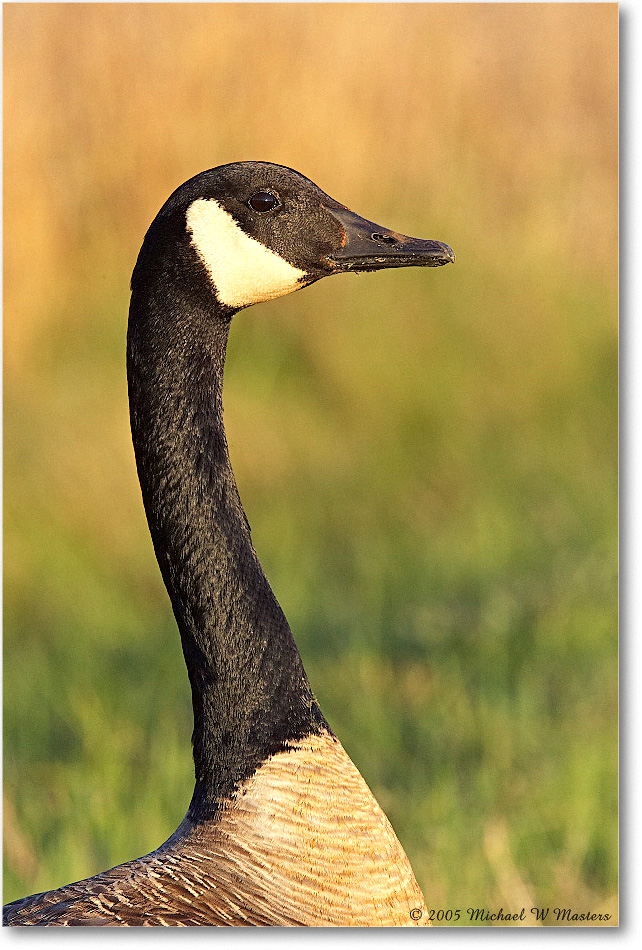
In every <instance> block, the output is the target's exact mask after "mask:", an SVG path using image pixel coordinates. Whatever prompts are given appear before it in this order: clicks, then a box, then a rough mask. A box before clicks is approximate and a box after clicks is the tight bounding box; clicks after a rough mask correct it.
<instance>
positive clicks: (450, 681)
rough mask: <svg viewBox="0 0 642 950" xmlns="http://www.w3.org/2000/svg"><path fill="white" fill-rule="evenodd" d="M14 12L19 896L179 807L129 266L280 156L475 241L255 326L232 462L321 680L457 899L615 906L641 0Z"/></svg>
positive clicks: (7, 877)
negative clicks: (187, 188) (620, 362)
mask: <svg viewBox="0 0 642 950" xmlns="http://www.w3.org/2000/svg"><path fill="white" fill-rule="evenodd" d="M3 12H4V248H5V264H4V365H5V377H4V379H5V382H4V433H5V438H4V517H5V548H4V564H5V578H4V631H5V638H4V844H5V866H4V867H5V874H4V899H5V900H12V899H13V898H16V897H19V896H22V895H24V894H25V893H28V892H33V891H38V890H44V889H47V888H53V887H56V886H59V885H62V884H65V883H68V882H69V881H72V880H76V879H79V878H82V877H85V876H88V875H91V874H94V873H96V872H98V871H100V870H103V869H105V868H107V867H109V866H111V865H114V864H116V863H118V862H121V861H124V860H126V859H128V858H132V857H135V856H138V855H141V854H144V853H145V852H147V851H149V850H150V849H153V848H154V847H156V846H157V845H158V844H160V842H161V841H163V840H164V839H165V838H166V837H167V836H168V835H169V834H170V833H171V832H172V831H173V829H174V828H175V827H176V825H177V824H178V822H179V821H180V819H181V818H182V816H183V814H184V812H185V810H186V808H187V805H188V803H189V799H190V795H191V790H192V779H193V772H192V763H191V750H190V732H191V705H190V697H189V688H188V682H187V677H186V675H185V669H184V665H183V660H182V654H181V651H180V644H179V638H178V635H177V632H176V630H175V626H174V622H173V618H172V615H171V612H170V607H169V601H168V599H167V596H166V594H165V591H164V588H163V587H162V582H161V579H160V575H159V573H158V570H157V567H156V563H155V560H154V556H153V551H152V547H151V542H150V540H149V537H148V533H147V527H146V523H145V520H144V514H143V509H142V504H141V500H140V493H139V489H138V486H137V480H136V474H135V468H134V460H133V452H132V449H131V443H130V435H129V422H128V410H127V398H126V380H125V359H124V350H125V331H126V318H127V307H128V297H129V294H128V282H129V276H130V273H131V269H132V267H133V264H134V261H135V259H136V255H137V252H138V248H139V246H140V243H141V241H142V238H143V235H144V233H145V230H146V229H147V227H148V225H149V223H150V222H151V220H152V218H153V217H154V215H155V214H156V212H157V210H158V209H159V207H160V206H161V204H162V203H163V202H164V200H165V199H166V197H167V196H168V195H169V194H170V192H171V191H172V190H173V189H174V188H175V187H176V186H177V185H178V184H180V183H181V182H182V181H184V180H185V179H186V178H188V177H190V176H191V175H194V174H196V173H197V172H199V171H201V170H203V169H204V168H208V167H212V166H214V165H217V164H221V163H224V162H228V161H235V160H241V159H260V160H267V161H274V162H279V163H283V164H286V165H290V166H292V167H294V168H296V169H298V170H300V171H302V172H303V173H304V174H306V175H307V176H308V177H310V178H312V179H313V180H314V181H316V182H317V183H318V184H319V185H320V186H321V187H322V188H323V189H324V190H325V191H327V192H328V193H329V194H331V195H332V196H333V197H335V198H337V199H339V200H340V201H342V202H344V203H346V204H347V205H349V206H350V207H352V208H353V209H354V210H355V211H358V212H359V213H361V214H363V215H365V216H366V217H368V218H371V219H373V220H376V221H380V222H381V223H382V224H385V225H387V226H390V227H393V228H397V229H399V230H401V231H403V232H405V233H408V234H417V235H422V236H426V237H431V238H437V239H440V240H443V241H446V242H448V243H449V244H451V245H452V246H453V247H454V249H455V251H456V254H457V263H456V264H455V266H454V267H448V268H443V269H440V270H438V271H430V272H427V271H412V270H409V271H396V272H390V273H382V274H377V275H366V276H360V277H342V278H341V279H337V280H336V281H325V282H322V283H321V284H319V285H316V286H314V287H312V288H309V289H307V290H305V291H304V292H302V293H300V294H295V295H293V296H291V297H289V298H286V299H283V300H279V301H275V302H272V303H270V304H265V305H262V306H260V307H257V308H254V309H252V310H251V311H249V312H244V313H242V314H241V315H240V316H239V317H237V318H236V320H235V323H234V327H233V330H232V335H231V341H230V348H229V356H228V366H227V371H226V397H225V404H226V424H227V430H228V437H229V442H230V450H231V454H232V461H233V464H234V467H235V471H236V474H237V480H238V483H239V489H240V492H241V496H242V498H243V501H244V504H245V506H246V509H247V512H248V516H249V519H250V522H251V524H252V528H253V537H254V541H255V545H256V547H257V550H258V552H259V555H260V557H261V559H262V561H263V564H264V567H265V568H266V572H267V574H268V577H269V578H270V580H271V582H272V585H273V587H274V589H275V591H276V593H277V596H278V597H279V599H280V601H281V603H282V605H283V607H284V609H285V612H286V614H287V616H288V618H289V620H290V623H291V626H292V628H293V630H294V633H295V636H296V638H297V641H298V644H299V647H300V650H301V653H302V655H303V658H304V663H305V666H306V669H307V671H308V674H309V676H310V679H311V682H312V685H313V688H314V690H315V692H316V694H317V696H318V698H319V701H320V703H321V706H322V708H323V710H324V712H325V714H326V716H327V717H328V719H329V721H330V722H331V723H332V725H333V727H334V729H335V731H336V732H337V734H338V735H339V737H340V738H341V739H342V741H343V743H344V745H345V746H346V748H347V749H348V751H349V753H350V755H351V756H352V757H353V759H354V761H355V762H356V764H357V766H358V767H359V769H360V770H361V771H362V773H363V774H364V776H365V777H366V780H367V781H368V783H369V784H370V786H371V787H372V789H373V791H374V792H375V794H376V796H377V798H378V799H379V801H380V802H381V804H382V805H383V807H384V808H385V810H386V811H387V813H388V815H389V817H390V819H391V821H392V823H393V825H394V827H395V829H396V831H397V833H398V835H399V837H400V839H401V841H402V843H403V844H404V846H405V848H406V850H407V852H408V854H409V856H410V858H411V861H412V863H413V867H414V869H415V873H416V875H417V878H418V880H419V883H420V884H421V886H422V888H423V889H424V892H425V895H426V900H427V903H428V906H429V907H435V908H439V907H441V908H444V909H446V908H456V907H459V908H464V909H465V908H467V907H470V906H487V907H489V908H491V909H494V910H497V909H498V908H499V907H500V906H502V907H504V909H505V910H511V911H512V910H514V909H516V910H517V911H519V909H520V908H521V907H522V906H523V905H526V906H530V905H531V904H532V905H551V906H571V907H574V908H576V909H578V910H582V911H584V910H593V911H596V912H597V911H602V912H604V911H606V912H608V913H611V914H612V915H614V916H617V896H616V895H617V771H616V770H617V680H616V677H617V638H616V625H617V586H616V570H617V533H616V532H617V528H616V523H617V513H616V512H617V509H616V505H617V494H616V493H617V224H618V221H617V41H618V38H617V31H618V12H617V6H616V5H615V4H507V5H504V4H479V5H474V4H453V5H445V4H444V5H442V4H399V5H397V4H394V5H379V4H365V5H361V4H359V5H334V4H327V5H326V4H318V5H317V4H302V5H298V4H293V5H289V4H287V5H286V4H283V5H281V4H276V5H261V4H257V5H255V4H249V5H234V4H229V5H228V4H222V5H219V4H196V5H191V4H186V5H182V4H162V5H156V4H150V5H138V4H113V5H112V4H104V5H102V4H98V5H89V4H87V5H84V4H69V5H66V4H42V5H39V4H33V5H31V4H29V5H27V4H24V5H23V4H10V5H6V6H5V7H4V11H3ZM548 922H550V919H549V921H548Z"/></svg>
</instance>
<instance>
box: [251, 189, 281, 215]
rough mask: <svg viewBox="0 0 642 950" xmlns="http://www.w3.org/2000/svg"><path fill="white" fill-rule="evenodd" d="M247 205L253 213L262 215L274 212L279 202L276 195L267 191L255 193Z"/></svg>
mask: <svg viewBox="0 0 642 950" xmlns="http://www.w3.org/2000/svg"><path fill="white" fill-rule="evenodd" d="M248 204H249V206H250V208H252V210H253V211H258V212H259V213H260V214H264V213H265V212H266V211H274V209H275V208H278V206H279V204H280V201H279V199H278V198H277V197H276V195H273V194H271V193H270V192H269V191H257V193H256V194H255V195H252V197H251V198H250V200H249V201H248Z"/></svg>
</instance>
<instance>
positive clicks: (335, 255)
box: [326, 208, 455, 271]
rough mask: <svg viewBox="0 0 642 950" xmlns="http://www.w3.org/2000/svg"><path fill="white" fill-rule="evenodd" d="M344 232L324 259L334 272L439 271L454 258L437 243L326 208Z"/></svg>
mask: <svg viewBox="0 0 642 950" xmlns="http://www.w3.org/2000/svg"><path fill="white" fill-rule="evenodd" d="M326 210H327V211H329V213H330V214H331V215H332V216H333V217H335V218H336V219H337V221H338V222H339V223H340V224H341V226H342V227H343V230H344V231H345V241H344V243H343V245H342V246H341V247H340V248H339V249H338V250H336V251H332V253H331V254H329V255H328V259H329V260H330V262H331V263H332V264H334V265H335V267H336V269H337V271H368V270H381V269H382V268H384V267H412V266H416V267H440V266H441V265H442V264H451V263H453V262H454V260H455V254H454V251H453V249H452V248H451V247H448V245H447V244H442V242H441V241H424V240H422V239H421V238H413V237H408V236H407V235H405V234H398V233H397V232H396V231H390V230H388V228H382V227H380V226H379V225H378V224H374V222H372V221H367V220H366V219H365V218H361V217H359V215H358V214H355V213H354V211H348V209H347V208H327V209H326Z"/></svg>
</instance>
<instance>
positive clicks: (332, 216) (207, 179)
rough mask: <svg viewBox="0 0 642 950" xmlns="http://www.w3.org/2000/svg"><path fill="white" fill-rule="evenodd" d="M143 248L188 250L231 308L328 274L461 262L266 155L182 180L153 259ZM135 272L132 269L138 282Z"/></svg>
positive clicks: (159, 223) (154, 239)
mask: <svg viewBox="0 0 642 950" xmlns="http://www.w3.org/2000/svg"><path fill="white" fill-rule="evenodd" d="M145 245H147V246H148V248H149V249H150V250H151V248H150V245H151V246H152V248H153V258H154V260H155V261H156V262H159V260H160V256H161V255H160V253H159V252H161V251H162V246H163V245H164V246H165V247H166V248H167V250H168V254H170V253H171V255H172V257H173V259H174V266H175V264H176V261H177V259H179V258H181V257H182V258H183V261H184V263H185V264H186V265H187V266H189V269H190V271H191V275H190V276H194V274H195V271H194V266H195V263H197V264H198V266H199V267H200V268H201V269H203V268H204V269H205V271H206V273H207V277H208V279H209V285H210V290H212V291H213V292H214V294H215V296H216V299H217V301H218V303H219V304H220V305H221V307H222V308H225V309H226V310H228V311H231V312H235V311H237V310H241V309H242V308H244V307H248V306H250V305H251V304H254V303H260V302H262V301H264V300H270V299H272V298H274V297H280V296H283V295H284V294H288V293H291V292H292V291H294V290H299V289H300V288H301V287H305V286H307V285H308V284H311V283H313V282H314V281H316V280H319V279H320V278H321V277H327V276H329V275H332V274H340V273H345V272H353V273H354V272H360V271H372V270H381V269H383V268H388V267H407V266H413V265H414V266H424V267H435V266H439V265H441V264H447V263H449V262H452V261H454V260H455V255H454V253H453V251H452V249H451V248H450V247H448V245H447V244H443V243H442V242H440V241H429V240H422V239H418V238H411V237H408V236H407V235H404V234H399V233H398V232H397V231H392V230H390V229H389V228H385V227H382V226H381V225H378V224H375V223H374V222H372V221H368V220H367V219H365V218H362V217H360V216H359V215H358V214H355V213H354V212H352V211H350V210H349V209H348V208H346V207H345V205H342V204H340V203H339V202H338V201H335V200H334V199H333V198H331V197H330V196H329V195H327V194H325V192H323V191H322V190H321V189H320V188H319V187H317V185H315V184H314V183H313V182H312V181H310V180H309V179H308V178H305V176H303V175H301V174H300V173H299V172H296V171H294V170H293V169H291V168H286V167H285V166H283V165H274V164H271V163H268V162H235V163H233V164H229V165H222V166H219V167H218V168H213V169H210V170H209V171H205V172H202V173H201V174H200V175H197V176H195V177H194V178H192V179H190V180H189V181H187V182H185V184H183V185H181V186H180V188H178V189H177V190H176V191H175V192H174V194H173V195H172V196H171V197H170V198H169V199H168V201H167V202H166V203H165V205H164V206H163V208H162V209H161V211H160V212H159V214H158V216H157V218H156V219H155V221H154V223H153V224H152V226H151V228H150V229H149V232H148V234H147V237H146V240H145V244H144V245H143V250H142V251H141V257H142V258H143V259H145V258H146V257H147V259H149V257H150V256H151V255H146V254H145ZM177 249H179V251H180V253H179V255H178V258H177ZM139 263H140V259H139ZM137 269H139V268H137ZM136 279H137V274H136V271H135V272H134V277H133V279H132V287H133V288H134V289H135V286H136Z"/></svg>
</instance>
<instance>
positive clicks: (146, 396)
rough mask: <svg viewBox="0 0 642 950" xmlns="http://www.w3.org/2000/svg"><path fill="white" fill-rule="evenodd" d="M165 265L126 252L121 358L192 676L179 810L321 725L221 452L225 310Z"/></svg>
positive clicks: (207, 807)
mask: <svg viewBox="0 0 642 950" xmlns="http://www.w3.org/2000/svg"><path fill="white" fill-rule="evenodd" d="M178 276H180V275H176V273H174V275H172V274H171V273H169V272H168V270H167V269H165V270H164V271H160V270H159V272H158V273H157V274H150V273H146V272H145V270H144V267H143V266H142V265H141V262H140V261H139V267H138V268H137V272H135V274H134V280H133V282H132V289H133V293H132V300H131V307H130V316H129V330H128V347H127V370H128V381H129V401H130V416H131V427H132V436H133V441H134V449H135V453H136V463H137V466H138V474H139V478H140V484H141V489H142V494H143V501H144V504H145V511H146V513H147V520H148V522H149V528H150V531H151V535H152V540H153V543H154V548H155V551H156V557H157V559H158V563H159V566H160V569H161V573H162V575H163V580H164V582H165V585H166V587H167V590H168V592H169V596H170V598H171V602H172V607H173V609H174V615H175V617H176V621H177V623H178V627H179V630H180V634H181V640H182V644H183V653H184V655H185V662H186V664H187V670H188V673H189V679H190V683H191V687H192V701H193V707H194V734H193V746H194V762H195V769H196V788H195V791H194V797H193V799H192V804H191V806H190V812H191V815H192V817H193V818H195V819H202V818H208V817H211V816H212V814H213V813H214V812H215V811H216V808H217V804H218V803H219V802H220V801H221V800H222V799H225V798H227V797H229V795H230V794H231V793H232V791H233V790H234V788H235V786H236V785H237V784H238V783H239V782H240V781H242V780H243V779H245V778H247V777H249V776H250V775H252V774H253V772H254V771H255V770H256V768H257V767H258V766H259V765H260V763H261V762H262V761H264V760H265V759H266V758H267V756H269V755H271V754H273V753H275V752H277V751H281V750H282V749H284V748H285V747H286V746H287V744H288V742H289V741H291V740H295V739H299V738H302V737H304V736H305V735H308V734H310V733H313V732H319V731H320V730H322V729H324V728H325V729H327V728H328V727H327V724H326V723H325V720H324V719H323V717H322V715H321V712H320V710H319V708H318V706H317V703H316V701H315V699H314V697H313V695H312V692H311V690H310V686H309V684H308V680H307V678H306V675H305V671H304V669H303V665H302V662H301V658H300V656H299V653H298V650H297V648H296V644H295V642H294V639H293V637H292V634H291V632H290V628H289V626H288V623H287V621H286V619H285V616H284V615H283V612H282V610H281V608H280V607H279V605H278V603H277V600H276V598H275V596H274V594H273V592H272V590H271V588H270V586H269V584H268V582H267V579H266V577H265V575H264V573H263V571H262V569H261V565H260V564H259V561H258V558H257V556H256V553H255V551H254V547H253V545H252V541H251V538H250V530H249V525H248V523H247V519H246V517H245V513H244V511H243V508H242V505H241V501H240V498H239V495H238V491H237V488H236V483H235V480H234V475H233V473H232V469H231V466H230V460H229V455H228V449H227V442H226V438H225V430H224V427H223V405H222V386H223V368H224V363H225V351H226V346H227V338H228V332H229V326H230V320H231V317H232V312H231V311H228V310H226V309H225V308H223V307H220V306H219V305H218V304H217V302H216V298H215V297H214V295H213V294H212V293H211V289H210V288H209V287H205V288H203V289H202V290H201V291H200V292H198V293H197V292H193V291H191V290H188V289H187V287H188V283H189V282H188V281H184V282H181V281H180V280H179V279H178ZM192 276H193V275H192ZM201 280H202V277H201Z"/></svg>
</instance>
